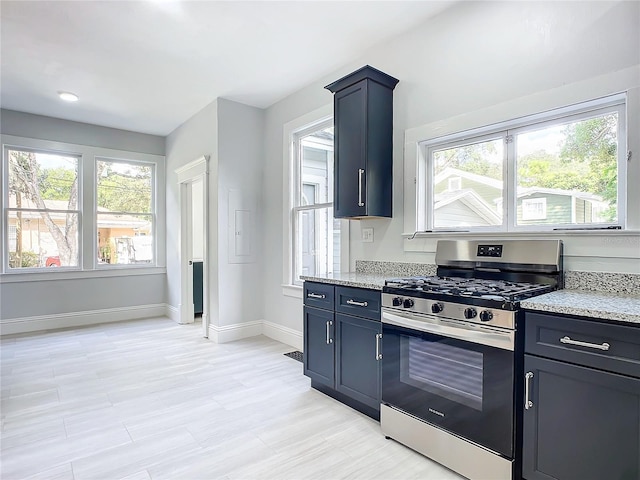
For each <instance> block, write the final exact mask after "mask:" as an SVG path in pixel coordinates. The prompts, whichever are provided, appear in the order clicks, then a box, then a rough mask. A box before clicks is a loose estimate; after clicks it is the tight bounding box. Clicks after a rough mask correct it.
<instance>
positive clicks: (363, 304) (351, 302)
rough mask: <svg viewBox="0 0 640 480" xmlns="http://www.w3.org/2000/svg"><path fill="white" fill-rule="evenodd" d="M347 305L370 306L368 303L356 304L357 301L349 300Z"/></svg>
mask: <svg viewBox="0 0 640 480" xmlns="http://www.w3.org/2000/svg"><path fill="white" fill-rule="evenodd" d="M347 305H355V306H357V307H366V306H367V305H369V304H368V303H367V302H356V301H355V300H351V299H349V300H347Z"/></svg>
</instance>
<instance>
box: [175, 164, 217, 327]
mask: <svg viewBox="0 0 640 480" xmlns="http://www.w3.org/2000/svg"><path fill="white" fill-rule="evenodd" d="M209 158H210V157H209V155H203V156H201V157H199V158H197V159H196V160H194V161H192V162H189V163H187V164H186V165H184V166H182V167H180V168H178V169H176V174H177V175H178V187H179V190H180V234H179V237H178V238H179V242H180V246H179V251H180V258H179V261H180V304H179V306H178V310H179V316H180V320H179V322H178V323H193V319H194V311H193V310H194V309H193V263H192V264H189V262H193V258H191V255H192V250H193V249H192V243H193V242H192V239H191V235H192V234H193V231H192V230H193V226H192V205H191V201H192V200H191V185H192V184H193V183H194V182H196V181H198V180H202V190H203V200H204V205H203V206H202V213H203V216H204V218H203V233H204V239H203V245H202V336H203V337H204V338H208V337H209V311H210V308H209V307H210V305H209V297H210V295H209Z"/></svg>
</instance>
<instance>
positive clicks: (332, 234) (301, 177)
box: [291, 119, 341, 285]
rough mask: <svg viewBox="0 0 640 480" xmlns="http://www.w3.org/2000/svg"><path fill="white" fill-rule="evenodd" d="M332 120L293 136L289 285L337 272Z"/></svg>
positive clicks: (338, 247)
mask: <svg viewBox="0 0 640 480" xmlns="http://www.w3.org/2000/svg"><path fill="white" fill-rule="evenodd" d="M333 138H334V136H333V121H332V120H331V119H327V120H325V121H323V122H321V123H316V124H313V125H312V126H310V127H307V128H302V129H299V130H298V131H296V132H294V133H293V135H292V163H293V165H292V173H293V175H292V190H293V192H292V193H293V207H292V210H291V217H292V219H291V224H292V231H293V242H292V246H293V248H292V250H293V251H292V257H293V258H292V271H291V284H293V285H300V284H301V283H302V281H301V280H300V276H301V275H308V276H314V275H319V274H326V273H333V272H339V271H340V263H341V262H340V261H341V222H340V220H336V219H334V218H333V185H334V182H333V174H334V170H333Z"/></svg>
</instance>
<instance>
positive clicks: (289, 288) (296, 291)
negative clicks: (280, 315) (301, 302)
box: [282, 285, 302, 299]
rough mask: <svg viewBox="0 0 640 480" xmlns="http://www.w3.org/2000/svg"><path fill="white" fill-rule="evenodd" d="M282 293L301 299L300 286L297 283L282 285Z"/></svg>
mask: <svg viewBox="0 0 640 480" xmlns="http://www.w3.org/2000/svg"><path fill="white" fill-rule="evenodd" d="M282 294H283V295H284V296H286V297H294V298H300V299H302V287H301V286H298V285H282Z"/></svg>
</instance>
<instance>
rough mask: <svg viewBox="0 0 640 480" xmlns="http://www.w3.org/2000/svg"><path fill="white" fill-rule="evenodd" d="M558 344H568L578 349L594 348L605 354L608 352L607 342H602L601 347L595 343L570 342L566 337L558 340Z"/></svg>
mask: <svg viewBox="0 0 640 480" xmlns="http://www.w3.org/2000/svg"><path fill="white" fill-rule="evenodd" d="M560 343H568V344H569V345H578V346H579V347H589V348H596V349H598V350H604V351H605V352H606V351H607V350H609V347H610V346H611V345H609V344H608V343H607V342H604V343H603V344H602V345H598V344H595V343H588V342H581V341H580V340H571V338H569V337H567V336H566V335H565V336H564V337H562V338H561V339H560Z"/></svg>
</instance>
